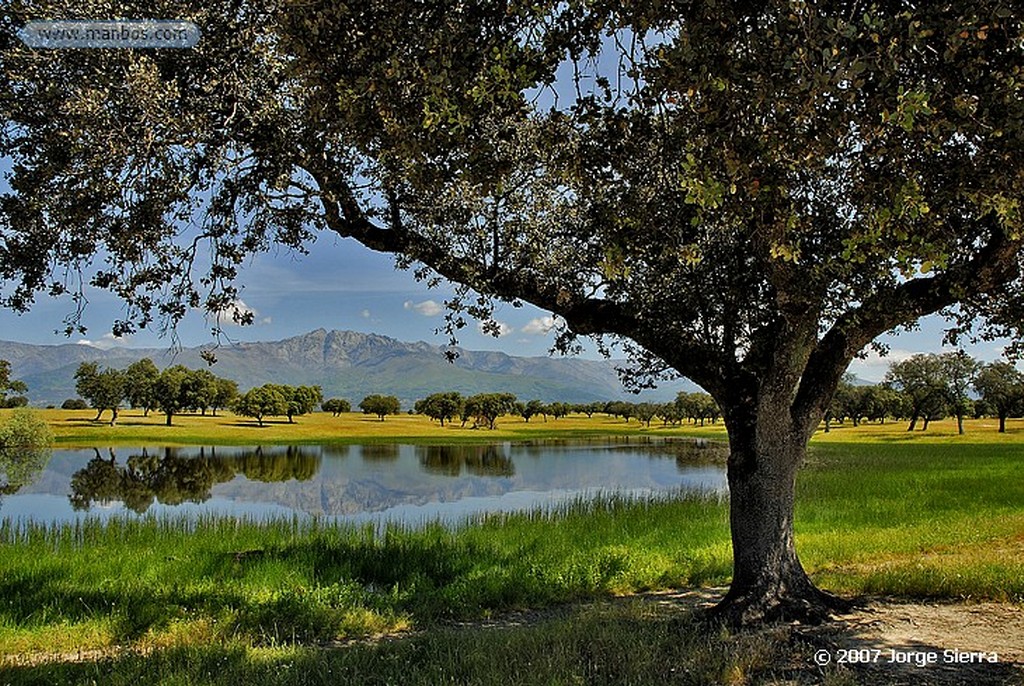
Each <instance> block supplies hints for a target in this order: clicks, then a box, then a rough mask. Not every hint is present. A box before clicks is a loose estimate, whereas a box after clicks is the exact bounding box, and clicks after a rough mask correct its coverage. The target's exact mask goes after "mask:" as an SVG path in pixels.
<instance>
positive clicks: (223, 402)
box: [210, 377, 238, 417]
mask: <svg viewBox="0 0 1024 686" xmlns="http://www.w3.org/2000/svg"><path fill="white" fill-rule="evenodd" d="M237 397H238V384H237V383H235V382H234V381H232V380H231V379H224V378H221V377H217V381H216V383H215V384H214V393H213V399H212V401H211V403H210V409H211V410H213V416H214V417H216V416H217V410H219V409H221V408H228V407H231V404H232V403H234V402H235V398H237Z"/></svg>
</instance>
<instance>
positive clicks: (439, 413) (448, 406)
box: [414, 391, 465, 426]
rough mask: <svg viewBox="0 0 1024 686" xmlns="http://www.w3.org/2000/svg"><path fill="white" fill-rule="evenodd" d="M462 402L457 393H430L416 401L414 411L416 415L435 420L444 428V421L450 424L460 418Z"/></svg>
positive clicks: (460, 396)
mask: <svg viewBox="0 0 1024 686" xmlns="http://www.w3.org/2000/svg"><path fill="white" fill-rule="evenodd" d="M464 402H465V401H464V400H463V398H462V394H461V393H459V392H457V391H447V392H444V393H431V394H430V395H428V396H427V397H426V398H424V399H422V400H418V401H416V406H415V408H414V409H415V410H416V413H417V414H422V415H425V416H427V417H430V418H431V419H434V420H437V421H439V422H441V426H444V423H445V422H446V421H448V422H450V421H451V420H452V419H455V418H456V417H459V416H461V414H462V405H463V403H464Z"/></svg>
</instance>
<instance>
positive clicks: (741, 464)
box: [711, 408, 850, 626]
mask: <svg viewBox="0 0 1024 686" xmlns="http://www.w3.org/2000/svg"><path fill="white" fill-rule="evenodd" d="M763 409H764V408H762V410H763ZM786 410H787V411H786V412H784V413H780V414H778V415H776V414H775V413H771V414H772V415H774V416H778V417H780V420H778V421H775V420H773V418H764V417H762V418H760V419H759V420H752V421H749V422H744V424H745V425H746V426H740V427H737V426H736V424H735V422H734V421H731V420H730V419H729V418H728V417H727V419H726V426H727V427H728V428H729V446H730V454H729V466H728V478H729V509H730V513H729V514H730V528H731V534H732V548H733V577H732V584H731V586H730V588H729V592H728V594H727V595H726V596H725V598H723V599H722V601H721V602H720V603H719V604H718V605H717V606H716V607H715V608H714V609H713V610H712V611H711V617H712V618H713V619H716V620H721V621H724V622H725V623H728V624H732V625H737V626H739V625H745V624H751V623H756V622H760V621H780V620H788V621H791V620H798V621H804V622H814V623H817V622H820V621H822V620H824V619H826V618H827V617H828V616H829V613H830V612H832V611H846V610H848V609H849V608H850V603H849V602H848V601H846V600H843V599H841V598H838V597H836V596H833V595H831V594H829V593H826V592H824V591H821V590H819V589H818V588H817V587H816V586H815V585H814V584H813V583H812V582H811V580H810V578H809V577H808V576H807V574H806V572H805V571H804V568H803V566H802V565H801V564H800V559H799V557H798V556H797V553H796V547H795V545H794V540H793V516H794V503H795V498H796V474H797V470H798V469H799V467H800V464H801V463H802V462H803V459H804V456H805V455H806V451H807V440H808V436H807V435H806V434H804V433H803V432H802V431H800V430H799V429H798V428H795V427H796V426H797V425H798V423H792V424H790V423H788V422H786V421H785V420H781V416H786V417H788V416H789V412H788V408H786Z"/></svg>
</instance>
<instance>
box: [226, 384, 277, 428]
mask: <svg viewBox="0 0 1024 686" xmlns="http://www.w3.org/2000/svg"><path fill="white" fill-rule="evenodd" d="M232 409H233V410H234V412H235V414H239V415H242V416H243V417H252V418H253V419H255V420H256V422H257V423H258V424H259V425H260V426H263V418H264V417H279V416H282V415H285V414H287V413H288V399H287V398H286V397H285V396H284V394H283V393H281V390H280V386H278V385H276V384H264V385H262V386H258V387H256V388H250V389H249V390H248V391H246V392H245V393H243V394H242V395H240V396H239V397H238V398H236V399H235V404H234V407H233V408H232Z"/></svg>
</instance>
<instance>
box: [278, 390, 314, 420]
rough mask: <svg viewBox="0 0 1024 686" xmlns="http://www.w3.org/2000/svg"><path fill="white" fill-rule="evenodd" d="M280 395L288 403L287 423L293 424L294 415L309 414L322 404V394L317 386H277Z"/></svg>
mask: <svg viewBox="0 0 1024 686" xmlns="http://www.w3.org/2000/svg"><path fill="white" fill-rule="evenodd" d="M278 388H279V390H280V391H281V395H283V396H284V397H285V400H287V401H288V409H287V411H286V412H285V414H286V415H288V423H289V424H292V423H294V422H295V420H294V419H293V417H295V416H296V415H303V414H309V413H310V412H312V411H313V410H314V409H316V406H317V405H318V404H320V403H321V402H323V399H324V393H323V391H322V390H321V389H320V387H319V386H279V387H278Z"/></svg>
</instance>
